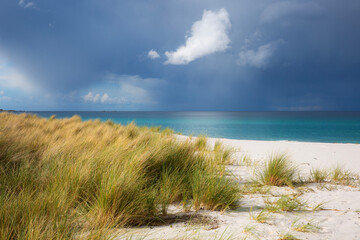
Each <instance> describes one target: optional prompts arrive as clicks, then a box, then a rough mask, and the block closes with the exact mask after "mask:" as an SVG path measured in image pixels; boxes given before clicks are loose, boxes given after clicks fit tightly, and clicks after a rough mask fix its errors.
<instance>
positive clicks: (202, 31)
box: [165, 8, 231, 64]
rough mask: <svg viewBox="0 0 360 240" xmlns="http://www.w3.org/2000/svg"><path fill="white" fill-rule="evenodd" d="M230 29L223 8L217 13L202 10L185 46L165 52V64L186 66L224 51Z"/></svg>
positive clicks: (226, 13) (226, 14) (227, 16)
mask: <svg viewBox="0 0 360 240" xmlns="http://www.w3.org/2000/svg"><path fill="white" fill-rule="evenodd" d="M230 28H231V23H230V19H229V14H228V12H227V11H226V10H225V9H224V8H222V9H220V10H217V11H207V10H204V13H203V16H202V18H201V20H199V21H196V22H195V23H194V24H193V25H192V27H191V31H190V37H186V43H185V45H182V46H180V47H178V48H177V49H176V51H173V52H165V56H166V57H167V60H166V61H165V64H188V63H189V62H192V61H194V60H195V59H197V58H201V57H204V56H206V55H209V54H212V53H215V52H223V51H225V50H226V49H227V48H228V47H229V43H230V39H229V37H228V35H227V32H228V30H229V29H230Z"/></svg>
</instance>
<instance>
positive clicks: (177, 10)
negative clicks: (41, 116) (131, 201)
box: [0, 0, 360, 111]
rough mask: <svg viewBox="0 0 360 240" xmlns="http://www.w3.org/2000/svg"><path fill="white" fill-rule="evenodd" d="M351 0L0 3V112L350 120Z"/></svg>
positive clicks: (355, 50) (359, 80)
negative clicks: (320, 114)
mask: <svg viewBox="0 0 360 240" xmlns="http://www.w3.org/2000/svg"><path fill="white" fill-rule="evenodd" d="M359 11H360V1H359V0H344V1H339V0H311V1H309V0H291V1H290V0H281V1H271V0H223V1H218V0H217V1H215V0H181V1H179V0H163V1H160V0H153V1H145V0H121V1H116V0H101V1H99V0H77V1H74V0H62V1H56V0H1V1H0V108H1V109H15V110H50V111H51V110H53V111H54V110H74V111H76V110H83V111H91V110H94V111H98V110H116V111H128V110H146V111H151V110H154V111H360V67H359V65H360V45H359V43H360V27H359V23H360V14H359Z"/></svg>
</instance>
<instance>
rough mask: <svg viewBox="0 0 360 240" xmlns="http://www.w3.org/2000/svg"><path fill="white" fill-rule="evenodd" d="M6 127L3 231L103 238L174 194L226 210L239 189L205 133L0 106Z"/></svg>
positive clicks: (2, 137)
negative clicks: (192, 137) (192, 136)
mask: <svg viewBox="0 0 360 240" xmlns="http://www.w3.org/2000/svg"><path fill="white" fill-rule="evenodd" d="M0 132H1V134H0V236H2V238H1V239H73V238H75V236H86V238H88V239H99V238H105V236H106V234H108V233H109V232H110V230H111V229H114V228H116V227H121V226H133V225H142V224H148V223H151V222H154V221H159V219H160V217H161V216H163V215H167V211H168V207H169V205H170V204H172V203H176V202H179V203H181V202H183V205H184V206H190V207H192V208H194V209H196V210H199V209H210V210H223V209H226V208H229V207H231V206H233V205H235V204H236V200H237V199H238V197H239V195H238V194H239V189H238V185H237V184H236V183H235V182H234V181H233V180H231V179H229V178H227V177H226V172H225V171H224V168H225V167H224V166H223V164H222V163H221V161H218V160H216V158H215V156H214V155H209V154H204V153H202V152H201V150H202V149H204V148H206V141H205V144H204V140H199V141H198V142H196V143H191V141H183V142H179V141H177V140H176V139H175V137H173V135H172V133H173V132H172V130H170V129H165V130H163V131H161V129H160V128H155V127H154V128H146V127H142V128H139V127H137V126H136V125H135V124H134V123H131V124H129V125H127V126H122V125H118V124H115V123H113V122H111V121H107V122H104V123H102V122H100V121H99V120H95V121H86V122H83V121H82V120H81V118H80V117H78V116H74V117H72V118H68V119H56V117H55V116H54V117H51V118H50V119H43V118H38V117H36V116H32V115H26V114H20V115H14V114H9V113H1V114H0ZM200 139H201V138H200Z"/></svg>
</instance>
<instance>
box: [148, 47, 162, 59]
mask: <svg viewBox="0 0 360 240" xmlns="http://www.w3.org/2000/svg"><path fill="white" fill-rule="evenodd" d="M148 57H149V58H150V59H156V58H159V57H160V55H159V54H158V53H157V52H156V51H155V50H153V49H151V50H150V51H149V52H148Z"/></svg>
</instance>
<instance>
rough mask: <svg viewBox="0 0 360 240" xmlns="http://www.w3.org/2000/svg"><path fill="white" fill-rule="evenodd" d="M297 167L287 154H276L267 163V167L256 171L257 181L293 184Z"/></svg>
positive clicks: (281, 184)
mask: <svg viewBox="0 0 360 240" xmlns="http://www.w3.org/2000/svg"><path fill="white" fill-rule="evenodd" d="M295 174H296V168H295V167H294V166H293V165H292V163H291V162H290V160H289V158H288V156H287V155H286V154H275V155H272V156H271V157H270V160H269V161H268V162H267V163H265V167H264V168H263V169H262V170H261V171H258V172H257V173H256V182H257V183H259V184H261V185H270V186H284V185H287V186H293V184H294V183H295Z"/></svg>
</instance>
